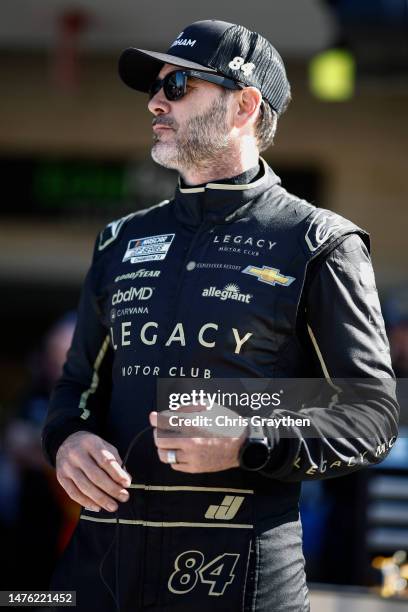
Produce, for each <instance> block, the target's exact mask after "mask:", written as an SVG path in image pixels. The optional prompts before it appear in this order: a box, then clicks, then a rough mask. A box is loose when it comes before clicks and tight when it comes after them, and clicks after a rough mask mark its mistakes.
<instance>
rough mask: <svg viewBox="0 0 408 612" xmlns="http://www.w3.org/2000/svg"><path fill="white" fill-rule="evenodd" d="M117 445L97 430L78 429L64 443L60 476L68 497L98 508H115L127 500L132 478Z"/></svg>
mask: <svg viewBox="0 0 408 612" xmlns="http://www.w3.org/2000/svg"><path fill="white" fill-rule="evenodd" d="M121 464H122V460H121V458H120V456H119V453H118V451H117V449H116V448H115V447H114V446H112V444H109V442H106V440H103V439H102V438H100V437H99V436H96V435H95V434H92V433H89V432H87V431H77V432H75V433H73V434H71V435H70V436H68V438H66V440H64V442H63V443H62V444H61V446H60V447H59V449H58V452H57V456H56V471H57V479H58V482H59V483H60V485H61V486H62V487H63V488H64V489H65V491H66V492H67V493H68V495H69V497H70V498H71V499H73V500H74V501H76V502H78V503H79V504H81V505H82V506H85V507H86V508H89V509H90V510H94V511H95V512H99V510H100V509H101V508H104V509H105V510H108V511H109V512H115V511H116V510H117V508H118V505H117V503H116V501H115V499H116V500H118V501H121V502H126V501H127V500H128V499H129V493H128V492H127V491H126V489H125V488H124V487H129V486H130V483H131V478H130V476H129V474H128V473H127V472H126V471H125V470H124V469H122V468H121Z"/></svg>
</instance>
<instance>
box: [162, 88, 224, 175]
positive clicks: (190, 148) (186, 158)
mask: <svg viewBox="0 0 408 612" xmlns="http://www.w3.org/2000/svg"><path fill="white" fill-rule="evenodd" d="M225 98H226V96H225V94H224V92H222V93H221V94H220V96H219V97H218V98H217V99H216V100H215V101H214V102H213V103H212V104H211V106H210V107H209V108H208V109H207V110H206V111H205V112H204V113H202V114H201V115H196V116H195V117H192V118H191V119H189V120H188V121H187V122H186V123H185V125H184V126H183V127H181V128H180V127H179V125H177V124H176V122H175V121H174V120H172V119H170V118H169V117H157V118H156V120H155V121H156V123H157V124H162V125H167V126H169V127H171V128H173V129H174V137H173V139H172V141H171V142H165V141H162V140H160V135H159V134H154V136H153V146H152V151H151V154H152V158H153V160H154V161H155V162H156V163H158V164H160V165H161V166H164V167H165V168H170V169H173V170H178V171H179V172H180V171H182V170H186V169H189V168H192V167H193V168H195V169H199V168H203V167H205V168H208V167H209V166H211V165H213V164H217V165H218V164H219V162H220V155H222V154H223V153H225V152H226V151H228V148H229V145H230V138H229V134H228V125H227V105H226V101H225ZM155 121H154V122H153V124H154V123H155Z"/></svg>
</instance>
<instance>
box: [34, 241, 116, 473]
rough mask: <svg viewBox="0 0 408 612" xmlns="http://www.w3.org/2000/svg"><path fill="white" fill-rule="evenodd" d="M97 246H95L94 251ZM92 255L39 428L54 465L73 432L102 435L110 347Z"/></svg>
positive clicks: (106, 408) (109, 366)
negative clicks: (61, 364)
mask: <svg viewBox="0 0 408 612" xmlns="http://www.w3.org/2000/svg"><path fill="white" fill-rule="evenodd" d="M96 252H97V249H96V248H95V253H96ZM95 258H96V257H95V254H94V259H93V264H92V266H91V268H90V270H89V272H88V274H87V276H86V279H85V282H84V285H83V288H82V292H81V297H80V302H79V307H78V319H77V325H76V329H75V332H74V336H73V340H72V344H71V347H70V350H69V351H68V354H67V359H66V362H65V365H64V368H63V374H62V376H61V378H60V379H59V381H58V383H57V385H56V387H55V389H54V391H53V393H52V396H51V400H50V404H49V408H48V413H47V417H46V420H45V424H44V427H43V431H42V446H43V452H44V455H45V457H46V459H47V461H48V462H49V463H50V464H51V465H52V466H53V467H55V457H56V454H57V451H58V448H59V446H60V445H61V444H62V442H63V441H64V440H65V439H66V438H67V437H68V436H69V435H70V434H72V433H74V432H76V431H81V430H82V431H89V432H92V433H95V434H98V435H101V436H103V433H104V422H105V417H106V413H107V410H108V407H109V403H110V396H111V372H112V355H113V351H112V347H111V342H110V336H109V330H108V329H107V328H106V327H105V326H104V325H103V323H102V321H101V317H100V313H99V306H98V298H97V295H96V291H95V289H94V285H95Z"/></svg>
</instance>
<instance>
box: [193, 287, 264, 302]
mask: <svg viewBox="0 0 408 612" xmlns="http://www.w3.org/2000/svg"><path fill="white" fill-rule="evenodd" d="M201 295H202V296H203V297H215V298H218V299H219V300H221V301H222V302H225V300H235V301H237V302H244V303H245V304H249V303H250V302H251V300H252V297H253V296H252V294H251V293H241V292H240V289H239V287H238V285H235V284H234V283H230V284H228V285H225V287H224V289H217V287H208V288H206V289H203V291H202V293H201Z"/></svg>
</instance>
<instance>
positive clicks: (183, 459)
mask: <svg viewBox="0 0 408 612" xmlns="http://www.w3.org/2000/svg"><path fill="white" fill-rule="evenodd" d="M157 454H158V455H159V459H160V461H161V462H162V463H167V465H170V466H171V467H173V465H176V464H175V463H169V460H168V453H167V450H162V449H161V448H159V449H157ZM176 458H177V464H179V463H184V464H186V463H187V455H186V453H185V452H184V451H183V450H181V449H178V450H177V451H176Z"/></svg>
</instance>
